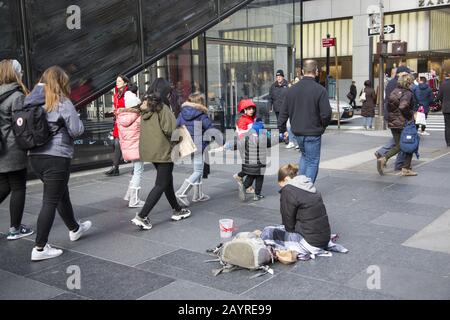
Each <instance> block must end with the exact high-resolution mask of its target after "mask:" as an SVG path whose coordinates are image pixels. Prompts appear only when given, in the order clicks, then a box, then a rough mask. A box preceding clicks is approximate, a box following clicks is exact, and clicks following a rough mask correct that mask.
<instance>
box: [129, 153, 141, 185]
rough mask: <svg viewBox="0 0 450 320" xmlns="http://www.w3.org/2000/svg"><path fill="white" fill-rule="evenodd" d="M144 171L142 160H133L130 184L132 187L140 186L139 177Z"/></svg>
mask: <svg viewBox="0 0 450 320" xmlns="http://www.w3.org/2000/svg"><path fill="white" fill-rule="evenodd" d="M143 173H144V162H142V161H139V160H138V161H133V177H132V178H131V184H130V186H131V187H132V188H139V187H140V186H141V178H142V174H143Z"/></svg>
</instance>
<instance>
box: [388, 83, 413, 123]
mask: <svg viewBox="0 0 450 320" xmlns="http://www.w3.org/2000/svg"><path fill="white" fill-rule="evenodd" d="M413 108H414V94H413V93H412V91H411V90H409V89H403V88H396V89H395V90H394V91H392V93H391V95H390V96H389V104H388V126H389V129H403V128H404V127H405V125H406V122H407V121H411V120H412V119H413V117H414V111H413Z"/></svg>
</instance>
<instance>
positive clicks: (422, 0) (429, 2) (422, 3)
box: [419, 0, 450, 8]
mask: <svg viewBox="0 0 450 320" xmlns="http://www.w3.org/2000/svg"><path fill="white" fill-rule="evenodd" d="M446 4H450V0H419V8H426V7H432V6H442V5H446Z"/></svg>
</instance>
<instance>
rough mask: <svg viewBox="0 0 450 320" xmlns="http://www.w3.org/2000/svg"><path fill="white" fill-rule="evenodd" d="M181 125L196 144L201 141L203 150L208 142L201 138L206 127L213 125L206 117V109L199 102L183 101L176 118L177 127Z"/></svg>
mask: <svg viewBox="0 0 450 320" xmlns="http://www.w3.org/2000/svg"><path fill="white" fill-rule="evenodd" d="M183 125H184V126H186V128H187V129H188V131H189V133H190V134H191V137H192V140H194V143H195V144H198V142H199V141H201V142H202V152H203V151H204V150H205V148H206V147H207V146H208V143H209V142H208V141H204V140H203V135H204V133H205V132H206V131H207V130H208V129H210V128H212V127H213V125H212V122H211V120H210V119H209V117H208V109H207V108H206V107H205V106H202V105H200V104H195V103H192V102H186V103H184V104H183V105H182V106H181V112H180V114H179V115H178V118H177V127H180V126H183ZM196 129H197V130H196ZM197 147H198V146H197Z"/></svg>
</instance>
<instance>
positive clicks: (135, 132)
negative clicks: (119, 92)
mask: <svg viewBox="0 0 450 320" xmlns="http://www.w3.org/2000/svg"><path fill="white" fill-rule="evenodd" d="M140 105H141V100H140V99H139V98H138V97H137V96H136V94H135V93H133V92H131V91H127V92H126V93H125V108H123V109H119V113H118V116H117V125H118V128H119V141H120V149H121V150H122V156H123V159H124V160H125V161H131V162H133V169H134V170H133V177H132V178H131V181H130V185H129V186H128V190H127V194H126V195H125V198H124V199H125V200H126V201H128V207H130V208H142V207H143V206H144V202H143V201H141V200H140V199H139V190H140V189H141V178H142V174H143V173H144V163H143V162H142V161H140V155H139V135H140V131H141V114H140V110H139V106H140Z"/></svg>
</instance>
